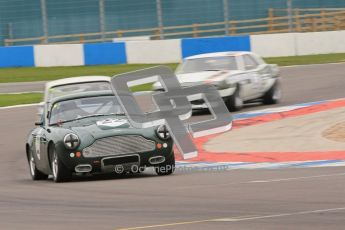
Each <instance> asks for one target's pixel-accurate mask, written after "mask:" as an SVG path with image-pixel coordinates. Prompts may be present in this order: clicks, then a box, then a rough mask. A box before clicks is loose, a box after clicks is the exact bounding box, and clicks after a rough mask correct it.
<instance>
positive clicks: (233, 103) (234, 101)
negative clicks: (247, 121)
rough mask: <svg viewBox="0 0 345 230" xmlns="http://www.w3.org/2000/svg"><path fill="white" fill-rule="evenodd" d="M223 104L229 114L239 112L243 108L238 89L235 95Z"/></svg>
mask: <svg viewBox="0 0 345 230" xmlns="http://www.w3.org/2000/svg"><path fill="white" fill-rule="evenodd" d="M225 104H226V106H227V107H228V109H229V111H230V112H235V111H239V110H241V109H242V107H243V104H244V103H243V99H242V98H241V96H240V89H239V88H237V89H236V91H235V93H234V94H233V95H231V96H230V97H228V98H226V99H225Z"/></svg>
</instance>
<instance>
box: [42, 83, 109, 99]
mask: <svg viewBox="0 0 345 230" xmlns="http://www.w3.org/2000/svg"><path fill="white" fill-rule="evenodd" d="M108 90H111V86H110V83H109V82H106V81H102V82H87V83H86V82H83V83H76V84H68V85H59V86H55V87H53V88H50V89H49V90H48V95H47V100H48V101H50V100H52V99H54V98H56V97H61V96H65V95H71V94H75V93H82V92H101V91H108Z"/></svg>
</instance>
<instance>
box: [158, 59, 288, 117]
mask: <svg viewBox="0 0 345 230" xmlns="http://www.w3.org/2000/svg"><path fill="white" fill-rule="evenodd" d="M176 75H177V77H178V80H179V82H180V83H181V86H182V87H189V86H193V85H199V84H212V85H214V86H216V87H217V89H218V91H219V93H220V95H221V97H222V98H223V99H224V102H225V104H226V105H227V107H228V109H229V110H230V111H237V110H240V109H241V108H242V106H243V104H244V103H249V102H254V101H259V100H260V101H262V102H263V103H264V104H275V103H278V102H279V100H280V98H281V85H280V84H281V83H280V72H279V68H278V66H277V65H275V64H267V63H265V61H264V60H262V58H261V57H259V56H258V55H256V54H254V53H252V52H219V53H208V54H201V55H196V56H191V57H188V58H186V59H184V61H183V62H182V63H181V64H180V65H179V66H178V68H177V70H176ZM153 88H154V90H157V91H159V90H164V89H163V87H162V85H161V84H160V83H159V82H156V83H155V84H154V85H153ZM191 103H192V108H193V109H205V108H207V106H206V104H205V103H204V101H203V100H194V101H191Z"/></svg>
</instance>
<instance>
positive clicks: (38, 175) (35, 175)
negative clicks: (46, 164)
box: [28, 151, 48, 180]
mask: <svg viewBox="0 0 345 230" xmlns="http://www.w3.org/2000/svg"><path fill="white" fill-rule="evenodd" d="M28 161H29V167H30V175H31V178H32V179H33V180H46V179H47V178H48V175H46V174H44V173H42V172H40V171H39V170H38V169H37V168H36V162H35V158H34V156H33V154H32V151H30V153H29V158H28Z"/></svg>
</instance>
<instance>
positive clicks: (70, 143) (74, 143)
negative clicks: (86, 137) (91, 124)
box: [63, 133, 80, 149]
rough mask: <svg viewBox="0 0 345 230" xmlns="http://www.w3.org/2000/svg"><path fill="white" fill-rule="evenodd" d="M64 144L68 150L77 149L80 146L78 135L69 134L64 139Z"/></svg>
mask: <svg viewBox="0 0 345 230" xmlns="http://www.w3.org/2000/svg"><path fill="white" fill-rule="evenodd" d="M63 143H64V144H65V147H66V148H67V149H76V148H77V147H78V146H79V144H80V140H79V137H78V136H77V135H76V134H74V133H69V134H67V135H66V136H65V137H64V139H63Z"/></svg>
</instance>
